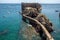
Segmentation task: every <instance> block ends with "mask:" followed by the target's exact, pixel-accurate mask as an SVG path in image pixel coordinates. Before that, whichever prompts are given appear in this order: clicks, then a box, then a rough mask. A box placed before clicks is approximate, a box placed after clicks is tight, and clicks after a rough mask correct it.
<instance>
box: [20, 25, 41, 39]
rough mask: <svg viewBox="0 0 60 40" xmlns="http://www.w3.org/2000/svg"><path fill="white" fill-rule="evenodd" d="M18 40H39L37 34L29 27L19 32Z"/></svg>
mask: <svg viewBox="0 0 60 40" xmlns="http://www.w3.org/2000/svg"><path fill="white" fill-rule="evenodd" d="M19 40H40V36H39V33H37V32H36V31H35V29H34V27H32V26H31V25H27V26H26V27H23V28H22V29H21V30H20V32H19Z"/></svg>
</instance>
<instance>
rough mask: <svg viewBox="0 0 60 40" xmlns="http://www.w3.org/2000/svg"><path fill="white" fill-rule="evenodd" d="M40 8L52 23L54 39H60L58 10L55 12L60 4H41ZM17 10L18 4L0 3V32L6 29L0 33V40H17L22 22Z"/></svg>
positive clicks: (19, 9)
mask: <svg viewBox="0 0 60 40" xmlns="http://www.w3.org/2000/svg"><path fill="white" fill-rule="evenodd" d="M42 8H43V9H42V13H43V14H45V15H46V16H47V17H48V18H49V19H50V21H51V22H52V23H53V26H54V30H55V32H54V33H53V37H54V39H55V40H60V25H59V24H60V20H59V12H55V10H59V11H60V4H42ZM19 11H21V5H20V4H0V33H1V32H3V31H4V30H5V31H7V32H6V33H5V34H0V40H18V38H19V30H20V29H21V28H22V24H23V23H22V20H21V18H22V16H21V15H20V14H19Z"/></svg>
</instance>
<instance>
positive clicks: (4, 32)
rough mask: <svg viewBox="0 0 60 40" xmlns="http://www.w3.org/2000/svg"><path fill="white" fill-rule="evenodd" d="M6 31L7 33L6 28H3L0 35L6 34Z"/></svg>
mask: <svg viewBox="0 0 60 40" xmlns="http://www.w3.org/2000/svg"><path fill="white" fill-rule="evenodd" d="M7 33H8V30H4V31H1V32H0V35H4V34H7Z"/></svg>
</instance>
